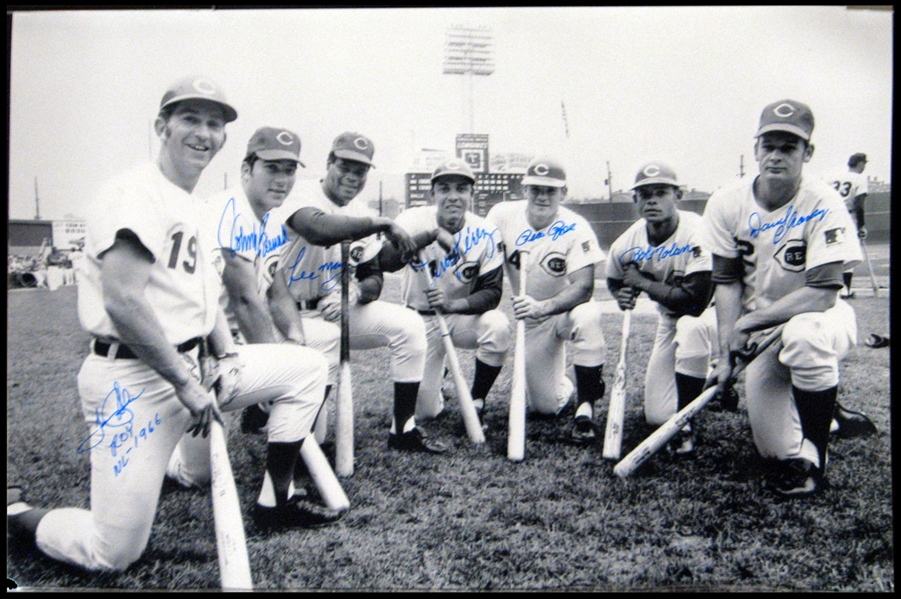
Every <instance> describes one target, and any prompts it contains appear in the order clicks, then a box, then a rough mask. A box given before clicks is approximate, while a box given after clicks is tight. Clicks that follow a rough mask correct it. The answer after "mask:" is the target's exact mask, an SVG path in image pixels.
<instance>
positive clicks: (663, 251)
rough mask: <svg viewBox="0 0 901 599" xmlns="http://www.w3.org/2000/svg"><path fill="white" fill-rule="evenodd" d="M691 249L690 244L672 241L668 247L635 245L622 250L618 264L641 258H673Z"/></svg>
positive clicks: (638, 260)
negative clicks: (678, 243) (679, 244)
mask: <svg viewBox="0 0 901 599" xmlns="http://www.w3.org/2000/svg"><path fill="white" fill-rule="evenodd" d="M690 251H691V245H690V244H687V243H686V244H685V245H683V246H678V245H676V242H675V241H674V242H673V243H672V245H670V246H669V247H667V246H665V245H662V246H660V247H659V248H655V247H654V246H651V245H649V246H648V247H647V248H642V247H641V246H635V247H633V248H629V249H627V250H626V251H625V252H623V253H622V254H621V255H620V257H619V263H620V264H631V263H633V262H635V263H638V262H641V261H643V260H655V259H656V260H663V259H664V258H675V257H676V256H679V255H681V254H684V253H685V252H690Z"/></svg>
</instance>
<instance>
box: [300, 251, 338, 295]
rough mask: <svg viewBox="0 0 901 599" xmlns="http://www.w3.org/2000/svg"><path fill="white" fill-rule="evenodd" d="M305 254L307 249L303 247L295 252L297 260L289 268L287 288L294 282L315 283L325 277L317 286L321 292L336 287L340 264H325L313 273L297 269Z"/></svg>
mask: <svg viewBox="0 0 901 599" xmlns="http://www.w3.org/2000/svg"><path fill="white" fill-rule="evenodd" d="M306 253H307V248H305V247H303V248H300V251H299V252H297V258H296V259H295V260H294V263H293V264H291V266H290V267H289V270H290V277H289V278H288V286H290V285H291V283H294V282H295V281H304V280H307V281H315V280H317V279H319V278H320V277H326V278H323V279H322V283H321V284H320V285H319V288H320V289H322V291H331V290H332V289H334V288H335V287H337V286H338V284H339V283H340V282H341V270H342V268H341V262H340V261H336V262H326V263H325V264H322V265H321V266H319V267H318V268H317V269H316V270H313V271H309V270H303V269H299V267H300V263H301V261H302V260H303V258H304V256H305V255H306Z"/></svg>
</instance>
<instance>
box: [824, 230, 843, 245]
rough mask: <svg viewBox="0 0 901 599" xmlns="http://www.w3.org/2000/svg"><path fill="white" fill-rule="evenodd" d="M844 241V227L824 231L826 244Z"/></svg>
mask: <svg viewBox="0 0 901 599" xmlns="http://www.w3.org/2000/svg"><path fill="white" fill-rule="evenodd" d="M844 241H845V228H844V227H839V228H837V229H829V230H828V231H826V245H833V244H836V243H843V242H844Z"/></svg>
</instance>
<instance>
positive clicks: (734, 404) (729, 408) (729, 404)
mask: <svg viewBox="0 0 901 599" xmlns="http://www.w3.org/2000/svg"><path fill="white" fill-rule="evenodd" d="M738 402H739V395H738V391H736V390H735V387H733V386H732V385H728V386H727V387H726V388H725V389H724V390H723V392H722V393H718V394H717V395H716V396H715V397H714V398H713V401H711V402H710V404H709V406H708V407H709V410H710V411H711V412H733V413H735V412H738Z"/></svg>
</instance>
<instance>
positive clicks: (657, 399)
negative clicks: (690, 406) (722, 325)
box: [644, 308, 719, 426]
mask: <svg viewBox="0 0 901 599" xmlns="http://www.w3.org/2000/svg"><path fill="white" fill-rule="evenodd" d="M718 346H719V342H718V341H717V336H716V310H715V309H713V308H708V309H707V310H705V311H704V312H703V314H701V315H700V316H698V317H694V316H682V317H679V318H674V317H672V316H667V315H665V314H660V315H659V317H658V319H657V332H656V333H655V335H654V347H653V349H652V350H651V357H650V359H649V360H648V369H647V372H646V373H645V380H644V417H645V421H646V422H647V423H648V424H650V425H652V426H660V425H661V424H663V423H664V422H666V421H667V420H669V419H670V418H671V417H672V416H673V415H674V414H675V413H676V412H678V411H679V396H678V393H677V392H676V377H675V373H676V372H678V373H679V374H685V375H688V376H691V377H694V378H701V379H703V378H706V377H707V374H708V372H709V368H710V365H711V364H712V363H713V358H714V356H715V354H716V352H717V350H718Z"/></svg>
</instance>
